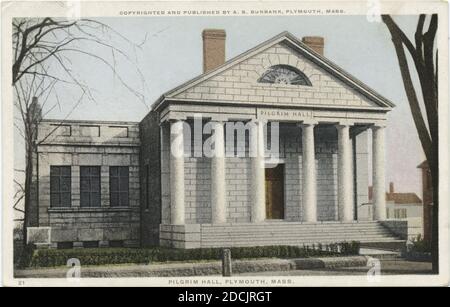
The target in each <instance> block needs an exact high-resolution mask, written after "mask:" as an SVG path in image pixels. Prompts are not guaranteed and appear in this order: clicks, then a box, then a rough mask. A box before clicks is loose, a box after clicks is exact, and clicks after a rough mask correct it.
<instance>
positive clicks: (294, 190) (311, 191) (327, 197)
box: [36, 33, 393, 248]
mask: <svg viewBox="0 0 450 307" xmlns="http://www.w3.org/2000/svg"><path fill="white" fill-rule="evenodd" d="M208 37H209V36H208V35H204V36H203V38H204V39H208ZM314 41H320V40H314ZM322 41H323V40H322ZM204 46H206V47H205V48H206V49H205V50H204V52H205V56H208V54H209V53H210V50H209V49H210V48H219V47H221V46H222V44H219V45H216V44H212V45H211V44H205V45H204ZM316 47H317V46H316ZM319 47H320V46H319ZM322 47H323V46H322ZM314 50H319V51H320V50H323V48H318V49H314ZM211 52H212V53H213V54H222V53H221V52H219V53H217V52H214V50H212V51H211ZM216 62H220V61H212V62H211V63H216ZM274 67H278V68H279V67H282V69H287V70H289V71H290V72H291V73H294V74H295V73H296V72H297V78H300V77H301V76H303V77H304V78H305V80H307V82H306V81H305V82H306V83H307V84H306V83H305V84H300V85H299V84H286V83H289V82H287V81H286V79H283V80H284V81H283V80H282V81H283V82H278V81H277V82H261V78H262V76H263V75H265V74H266V73H267V72H268V71H269V72H270V70H272V69H274ZM281 77H282V78H288V77H289V75H288V77H286V76H281ZM392 107H393V104H392V103H391V102H389V101H388V100H386V99H385V98H384V97H382V96H380V95H379V94H377V93H375V92H374V91H373V90H371V89H370V88H368V87H367V86H365V85H364V84H362V83H361V82H360V81H358V80H356V79H354V78H353V77H352V76H351V75H349V74H347V73H345V72H344V71H343V70H342V69H340V68H339V67H337V66H335V65H334V64H333V63H331V62H330V61H329V60H327V59H326V58H324V57H323V56H322V55H321V54H318V53H316V52H314V51H313V50H312V49H310V48H309V47H308V46H306V45H304V44H303V43H301V42H300V41H299V40H298V39H296V38H295V37H293V36H292V35H291V34H289V33H281V34H280V35H278V36H276V37H274V38H272V39H271V40H269V41H267V42H265V43H263V44H261V45H259V46H257V47H255V48H253V49H251V50H249V51H247V52H245V53H243V54H242V55H240V56H238V57H236V58H235V59H233V60H230V61H228V62H226V63H223V65H220V66H218V67H215V68H211V67H209V66H208V71H205V73H204V74H202V75H200V76H199V77H197V78H195V79H193V80H191V81H189V82H187V83H185V84H182V85H181V86H179V87H177V88H175V89H174V90H172V91H170V92H168V93H166V94H164V95H162V96H161V98H160V99H158V100H157V101H156V103H155V104H154V105H153V108H152V111H151V112H150V113H149V114H148V115H147V116H146V117H144V119H143V120H142V121H141V122H140V123H139V124H137V123H120V122H86V121H63V122H62V123H61V122H58V121H51V120H46V121H43V122H42V123H41V125H40V128H39V136H38V137H39V138H41V139H42V137H43V136H44V138H45V136H46V135H47V134H48V133H49V132H50V131H53V130H55V131H53V133H52V134H51V136H50V137H49V138H45V139H44V140H43V142H42V144H41V145H40V146H39V148H38V154H37V158H38V159H37V164H38V167H37V172H38V174H37V178H38V186H39V189H38V190H39V193H38V194H39V196H38V198H37V200H38V202H37V204H36V207H37V208H39V209H38V211H37V212H38V213H39V214H38V219H37V220H38V225H36V226H37V227H50V229H51V242H52V244H53V245H54V246H58V243H66V242H69V243H73V244H74V247H82V246H89V245H90V244H93V242H94V244H98V245H99V246H109V245H117V244H118V243H121V244H123V245H125V246H138V245H141V246H153V245H162V246H168V247H177V248H195V247H218V246H219V245H221V244H222V243H223V246H232V245H233V244H234V243H233V242H237V243H236V244H235V245H236V246H245V245H255V244H259V243H260V244H263V245H268V244H269V245H270V244H300V242H303V243H305V242H306V243H314V241H312V240H315V239H314V238H317V240H318V241H320V242H328V241H329V240H338V241H339V240H340V239H342V240H343V239H351V238H360V237H361V236H362V234H363V233H365V232H367V233H371V232H373V234H374V237H376V236H378V239H380V240H384V239H383V238H384V237H383V236H384V235H385V234H384V232H383V230H382V229H379V226H380V225H378V224H376V222H373V223H372V222H366V223H364V224H361V225H356V224H355V223H357V222H356V221H358V213H359V211H360V210H362V209H361V208H363V207H364V204H366V203H367V202H368V195H367V187H368V182H369V176H370V175H372V176H373V182H374V186H375V187H376V190H377V191H378V192H377V193H375V194H376V195H375V198H376V200H375V208H377V210H375V211H376V214H374V216H373V219H375V220H383V219H384V218H383V216H382V215H380V212H383V210H382V208H383V206H385V200H384V199H382V198H381V197H380V195H381V193H380V192H379V191H380V189H381V187H383V186H384V173H383V167H384V165H383V163H384V158H383V157H382V153H383V150H384V143H383V142H384V139H383V136H384V134H383V133H384V132H383V131H384V130H383V127H385V125H386V114H387V112H388V111H390V110H391V109H392ZM198 116H201V117H202V120H203V124H202V125H204V124H205V123H207V122H212V123H215V124H216V125H215V127H216V128H217V129H224V131H225V130H226V129H227V128H226V127H227V124H229V123H235V122H244V123H251V124H254V127H255V129H250V130H249V131H248V133H249V135H251V136H252V137H255V139H257V141H256V143H254V144H256V149H257V155H256V156H255V157H250V156H249V155H248V153H249V152H250V148H255V147H252V146H254V144H251V142H250V141H249V139H250V137H245V138H244V140H239V141H238V142H237V143H236V145H237V148H236V152H234V141H231V140H229V139H228V137H225V136H224V135H225V134H224V133H220V134H217V135H215V134H214V138H215V140H216V141H217V145H215V146H217V148H218V150H219V151H220V152H222V151H223V152H224V153H225V156H224V157H214V158H212V157H207V156H206V155H202V156H196V155H192V153H193V152H195V151H196V149H198V148H196V146H197V145H198V144H194V146H193V147H192V146H190V141H191V135H190V133H189V130H194V129H193V127H192V125H193V122H194V121H195V118H196V117H198ZM269 122H276V123H279V127H280V130H279V132H280V133H279V144H280V150H279V152H278V156H277V157H276V158H275V159H272V157H268V156H267V155H265V154H264V153H265V152H264V150H262V151H263V152H262V153H261V152H259V151H258V150H260V149H259V148H260V147H259V146H265V145H267V141H265V140H264V133H265V132H264V126H265V124H266V123H269ZM187 127H188V128H190V129H187ZM202 127H203V126H202ZM371 130H373V131H374V133H370V131H371ZM222 132H223V131H222ZM375 132H376V133H375ZM212 136H213V134H206V135H205V136H203V137H204V138H206V137H212ZM370 136H372V140H373V141H372V143H373V144H376V146H378V147H376V148H375V147H374V148H373V149H377V150H373V149H372V152H374V155H375V157H376V159H373V161H372V163H373V168H376V170H377V172H376V173H373V174H369V167H368V166H369V137H370ZM177 138H179V140H181V142H182V145H181V146H180V149H177V148H176V146H175V145H174V140H176V139H177ZM264 142H266V144H265V143H264ZM202 144H203V143H201V144H200V145H202ZM230 148H233V153H236V154H235V155H230V152H229V149H230ZM174 150H175V152H178V151H180V152H181V156H177V155H176V154H174ZM183 153H184V155H183ZM239 153H241V154H243V155H239ZM266 153H267V152H266ZM280 164H281V165H283V166H284V168H283V178H281V180H280V181H282V182H283V186H282V192H281V193H282V195H283V201H282V208H283V215H282V217H281V218H279V217H277V218H272V217H268V218H266V217H267V216H266V209H267V208H269V207H268V206H267V204H266V202H265V200H266V196H267V195H266V194H267V193H270V192H267V190H265V188H267V183H265V181H264V180H266V179H267V178H265V174H266V173H267V170H266V169H267V168H271V167H275V166H277V165H280ZM51 165H67V166H71V172H72V173H71V178H72V196H71V197H72V199H71V206H70V207H68V208H52V207H50V195H49V194H50V193H49V191H50V177H49V171H50V166H51ZM83 165H88V166H100V167H101V206H100V207H96V208H83V207H82V206H80V166H83ZM111 166H128V167H129V194H128V197H129V206H127V207H111V202H110V199H109V195H110V190H109V184H110V182H109V180H110V179H109V178H110V177H109V168H110V167H111ZM383 188H384V187H383ZM271 195H275V194H271ZM280 203H281V201H280ZM277 205H279V204H277ZM377 214H378V215H377ZM355 225H356V226H355ZM291 226H292V227H294V226H295V227H296V228H295V229H297V230H298V231H299V232H298V233H293V234H291V235H290V236H285V235H284V234H285V233H286V231H289V227H291ZM335 227H341V232H337V234H333V235H331V232H332V231H331V230H332V229H334V228H335ZM380 227H381V226H380ZM264 231H265V232H264ZM323 231H328V232H330V235H329V236H327V237H321V232H323ZM354 231H358V232H360V233H359V234H358V236H356V234H355V233H354ZM257 234H259V239H258V240H260V241H255V242H253V241H252V236H256V235H257ZM363 239H364V238H363ZM258 242H259V243H258ZM329 243H331V242H329ZM369 243H370V242H369Z"/></svg>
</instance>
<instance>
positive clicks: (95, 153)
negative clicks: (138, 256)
mask: <svg viewBox="0 0 450 307" xmlns="http://www.w3.org/2000/svg"><path fill="white" fill-rule="evenodd" d="M38 142H39V143H40V145H39V146H38V153H37V158H38V160H37V165H38V168H37V174H36V176H37V178H38V186H39V193H38V202H37V203H38V208H39V210H38V226H39V227H50V228H51V242H52V244H53V245H55V246H56V245H58V244H60V243H73V244H74V246H75V247H76V246H83V242H91V243H93V244H94V245H98V246H108V245H109V243H110V242H111V241H114V242H117V244H120V245H122V244H123V245H124V246H138V245H139V244H140V196H139V191H140V185H139V146H140V140H139V128H138V125H137V124H135V123H122V122H90V121H64V122H63V123H61V122H60V121H56V120H43V121H42V122H41V123H40V125H39V130H38ZM51 166H70V167H71V205H70V207H64V208H62V207H59V208H58V207H51V205H50V167H51ZM81 166H99V167H100V169H101V179H100V186H101V205H100V207H92V208H90V207H89V208H87V207H82V206H80V167H81ZM110 166H127V167H129V206H128V207H111V206H110V191H109V187H110V182H109V178H110V177H109V167H110Z"/></svg>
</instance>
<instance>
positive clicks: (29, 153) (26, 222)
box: [23, 145, 33, 246]
mask: <svg viewBox="0 0 450 307" xmlns="http://www.w3.org/2000/svg"><path fill="white" fill-rule="evenodd" d="M25 163H26V165H25V186H24V189H25V191H24V193H25V204H24V213H23V215H24V216H23V244H24V246H25V245H26V244H27V228H28V227H29V226H30V214H29V213H30V207H31V200H32V199H31V198H32V195H31V193H32V188H31V185H32V180H33V149H32V146H29V145H27V148H26V159H25Z"/></svg>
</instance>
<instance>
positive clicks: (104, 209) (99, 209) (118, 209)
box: [48, 207, 139, 213]
mask: <svg viewBox="0 0 450 307" xmlns="http://www.w3.org/2000/svg"><path fill="white" fill-rule="evenodd" d="M138 209H139V208H138ZM132 210H133V208H132V207H97V208H82V207H71V208H49V209H48V212H49V213H72V212H127V211H132Z"/></svg>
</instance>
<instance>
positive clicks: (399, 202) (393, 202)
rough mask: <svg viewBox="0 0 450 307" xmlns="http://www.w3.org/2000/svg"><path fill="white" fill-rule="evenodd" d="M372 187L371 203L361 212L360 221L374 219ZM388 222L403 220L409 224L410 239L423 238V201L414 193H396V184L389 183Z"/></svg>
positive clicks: (387, 200)
mask: <svg viewBox="0 0 450 307" xmlns="http://www.w3.org/2000/svg"><path fill="white" fill-rule="evenodd" d="M371 202H372V187H369V203H368V204H367V205H364V206H363V207H362V208H361V210H360V219H361V220H364V219H367V220H370V219H371V218H372V203H371ZM386 220H403V221H407V222H408V225H407V226H408V239H410V240H412V239H416V238H417V236H418V235H421V236H423V235H424V233H423V205H422V200H421V199H420V198H419V196H417V194H416V193H413V192H407V193H404V192H403V193H402V192H396V191H395V189H394V183H393V182H390V183H389V191H388V192H386Z"/></svg>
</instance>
